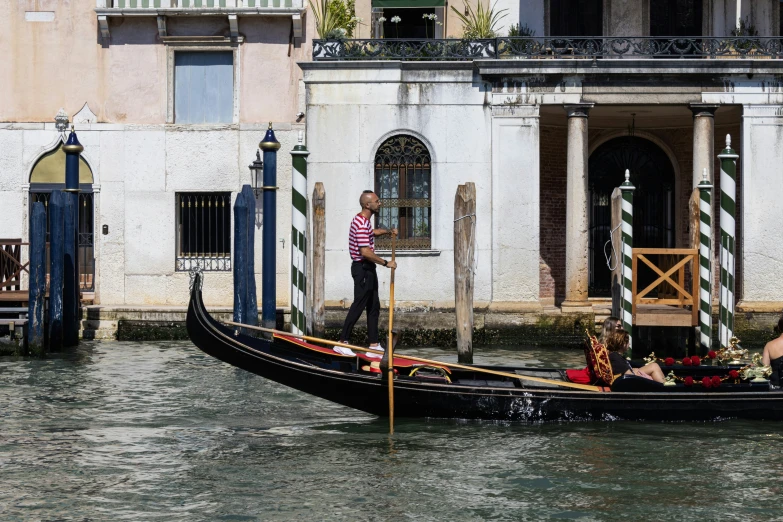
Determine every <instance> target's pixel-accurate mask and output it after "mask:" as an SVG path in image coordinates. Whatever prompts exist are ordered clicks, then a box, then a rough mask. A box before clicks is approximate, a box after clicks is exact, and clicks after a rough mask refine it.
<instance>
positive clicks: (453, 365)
mask: <svg viewBox="0 0 783 522" xmlns="http://www.w3.org/2000/svg"><path fill="white" fill-rule="evenodd" d="M224 323H225V324H229V325H231V326H239V327H241V328H247V329H249V330H257V331H259V332H266V333H271V334H276V335H282V336H285V337H294V338H296V339H303V340H305V341H313V342H316V343H321V344H327V345H329V346H340V347H342V348H350V349H351V350H355V351H357V352H366V353H377V354H379V355H383V353H384V352H382V351H380V350H373V349H371V348H363V347H361V346H354V345H352V344H346V343H339V342H337V341H330V340H329V339H321V338H320V337H312V336H309V335H298V334H297V335H294V334H292V333H291V332H283V331H280V330H273V329H271V328H262V327H260V326H250V325H247V324H242V323H235V322H233V321H225V322H224ZM402 357H404V358H406V359H408V360H410V361H416V362H420V363H423V364H430V365H432V366H445V367H447V368H459V369H460V370H470V371H473V372H478V373H488V374H491V375H499V376H500V377H509V378H511V379H520V380H522V381H531V382H541V383H544V384H554V385H556V386H562V387H564V388H574V389H577V390H587V391H592V392H600V391H604V388H603V387H601V386H592V385H590V384H578V383H575V382H565V381H555V380H553V379H545V378H543V377H533V376H530V375H519V374H517V373H509V372H499V371H497V370H490V369H487V368H476V367H474V366H466V365H464V364H456V363H447V362H443V361H435V360H433V359H423V358H421V357H413V356H412V355H403V356H402Z"/></svg>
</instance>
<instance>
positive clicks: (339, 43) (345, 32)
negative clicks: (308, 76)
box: [308, 0, 361, 58]
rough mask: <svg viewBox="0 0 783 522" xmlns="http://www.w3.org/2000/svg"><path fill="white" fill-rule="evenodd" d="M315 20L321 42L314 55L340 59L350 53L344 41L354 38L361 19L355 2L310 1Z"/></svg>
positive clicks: (346, 0)
mask: <svg viewBox="0 0 783 522" xmlns="http://www.w3.org/2000/svg"><path fill="white" fill-rule="evenodd" d="M308 1H309V4H310V10H311V11H312V12H313V17H314V18H315V30H316V32H317V33H318V37H319V38H321V39H322V40H326V41H325V42H321V44H320V49H319V48H316V50H315V51H314V54H315V55H316V56H319V57H322V58H329V57H338V56H342V55H344V54H345V53H346V52H349V51H350V49H348V48H346V45H345V42H344V40H345V39H346V38H352V37H353V32H354V30H355V29H356V26H357V25H359V24H360V23H361V18H357V17H356V7H355V0H316V1H315V2H313V0H308Z"/></svg>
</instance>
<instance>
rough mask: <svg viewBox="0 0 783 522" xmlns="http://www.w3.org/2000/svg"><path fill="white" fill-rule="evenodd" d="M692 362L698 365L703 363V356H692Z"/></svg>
mask: <svg viewBox="0 0 783 522" xmlns="http://www.w3.org/2000/svg"><path fill="white" fill-rule="evenodd" d="M691 362H692V363H693V365H694V366H698V365H700V364H701V357H699V356H698V355H694V356H693V357H691Z"/></svg>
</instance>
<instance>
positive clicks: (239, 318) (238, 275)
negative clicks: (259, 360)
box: [233, 192, 248, 324]
mask: <svg viewBox="0 0 783 522" xmlns="http://www.w3.org/2000/svg"><path fill="white" fill-rule="evenodd" d="M247 214H248V205H247V201H245V193H244V192H240V193H239V194H237V199H236V200H235V201H234V260H233V261H234V322H236V323H242V324H247V319H248V317H247V313H248V302H247V225H248V219H247V218H248V216H247Z"/></svg>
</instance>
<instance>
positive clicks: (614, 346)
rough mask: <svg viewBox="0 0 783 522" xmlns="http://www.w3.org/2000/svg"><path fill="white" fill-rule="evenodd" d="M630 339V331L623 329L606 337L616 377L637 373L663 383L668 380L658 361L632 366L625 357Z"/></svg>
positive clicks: (610, 360)
mask: <svg viewBox="0 0 783 522" xmlns="http://www.w3.org/2000/svg"><path fill="white" fill-rule="evenodd" d="M629 341H630V337H629V336H628V332H626V331H625V330H623V329H619V330H617V331H615V332H612V333H611V334H609V336H608V337H607V339H606V349H607V350H608V351H609V362H610V363H611V364H612V373H613V374H614V375H615V378H617V376H618V375H637V376H639V377H644V378H646V379H652V380H654V381H655V382H661V383H662V382H663V381H664V380H666V379H665V378H664V376H663V371H661V367H660V366H658V363H655V362H652V363H650V364H646V365H644V366H642V367H641V368H633V367H632V366H631V363H630V362H629V361H628V360H627V359H626V358H625V357H623V354H624V353H625V352H627V351H628V343H629Z"/></svg>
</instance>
